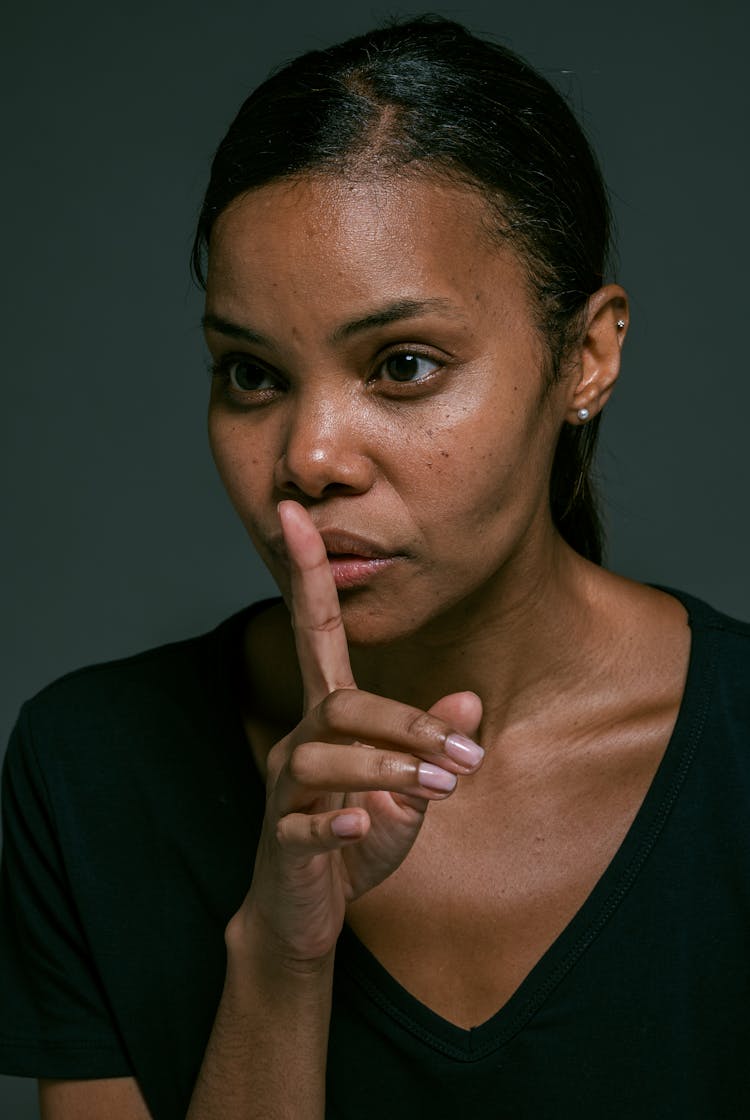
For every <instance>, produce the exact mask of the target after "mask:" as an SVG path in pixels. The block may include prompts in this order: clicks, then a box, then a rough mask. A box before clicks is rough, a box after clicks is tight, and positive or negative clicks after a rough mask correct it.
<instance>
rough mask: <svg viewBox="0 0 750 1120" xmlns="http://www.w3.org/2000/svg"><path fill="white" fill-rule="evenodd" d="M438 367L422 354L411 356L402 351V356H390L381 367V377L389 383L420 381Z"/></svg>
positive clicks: (436, 363) (438, 364)
mask: <svg viewBox="0 0 750 1120" xmlns="http://www.w3.org/2000/svg"><path fill="white" fill-rule="evenodd" d="M439 366H440V363H439V362H436V361H435V360H434V359H433V358H427V357H425V356H424V355H423V354H412V353H409V352H407V351H404V353H402V354H391V356H390V357H389V358H386V360H385V361H384V362H383V365H382V367H381V369H382V373H383V376H384V377H385V378H386V379H387V380H389V381H401V382H404V381H407V382H408V381H421V380H422V379H423V378H425V377H429V375H430V374H431V373H434V372H435V370H436V369H438V368H439Z"/></svg>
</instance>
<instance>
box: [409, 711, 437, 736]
mask: <svg viewBox="0 0 750 1120" xmlns="http://www.w3.org/2000/svg"><path fill="white" fill-rule="evenodd" d="M406 732H407V734H408V735H409V736H413V737H414V738H415V739H429V740H430V741H431V742H434V741H435V740H436V739H440V738H441V737H442V736H441V724H440V723H439V722H438V720H436V719H435V717H434V716H431V715H430V714H429V712H415V713H414V715H413V716H411V718H410V719H409V720H408V722H407V725H406Z"/></svg>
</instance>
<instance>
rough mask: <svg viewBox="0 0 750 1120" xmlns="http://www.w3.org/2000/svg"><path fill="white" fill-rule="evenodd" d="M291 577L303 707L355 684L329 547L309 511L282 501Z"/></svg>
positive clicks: (353, 686)
mask: <svg viewBox="0 0 750 1120" xmlns="http://www.w3.org/2000/svg"><path fill="white" fill-rule="evenodd" d="M279 519H280V521H281V531H282V533H283V535H284V543H285V545H286V550H287V554H288V556H289V568H290V575H291V595H292V601H291V604H290V609H291V614H292V625H293V627H294V640H295V644H296V647H297V658H298V660H299V666H300V671H301V673H302V683H303V685H304V690H305V711H309V710H310V709H311V708H314V707H315V705H316V704H319V703H320V701H321V700H323V699H324V698H325V697H326V696H327V695H328V694H329V693H330V692H335V691H336V689H338V688H356V685H355V683H354V677H353V675H352V667H351V664H350V663H349V647H348V646H347V644H346V633H345V631H344V622H343V619H342V617H341V607H340V605H339V597H338V594H337V592H336V584H335V582H334V579H333V574H332V572H331V566H330V564H329V563H328V554H327V552H326V547H325V545H324V543H323V541H322V539H321V536H320V533H319V532H318V530H317V529H316V528H315V526H314V525H313V522H312V519H311V517H310V515H309V514H308V513H307V511H306V510H305V509H304V508H303V507H302V506H301V505H300V504H299V503H298V502H292V501H285V502H280V503H279Z"/></svg>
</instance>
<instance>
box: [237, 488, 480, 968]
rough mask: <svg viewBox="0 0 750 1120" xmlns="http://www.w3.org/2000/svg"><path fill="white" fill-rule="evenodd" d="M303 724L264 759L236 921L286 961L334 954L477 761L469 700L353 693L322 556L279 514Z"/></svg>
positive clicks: (475, 708)
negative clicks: (353, 915)
mask: <svg viewBox="0 0 750 1120" xmlns="http://www.w3.org/2000/svg"><path fill="white" fill-rule="evenodd" d="M279 515H280V518H281V523H282V530H283V533H284V539H285V543H286V547H287V550H288V554H289V559H290V567H291V613H292V622H293V626H294V633H295V641H296V647H297V656H298V659H299V665H300V669H301V673H302V681H303V685H304V696H305V699H304V716H303V718H302V720H301V722H300V723H299V724H298V725H297V727H295V728H294V730H293V731H292V732H291V733H290V734H289V735H287V736H286V737H285V738H284V739H282V740H281V741H280V742H279V743H277V744H276V745H275V746H274V747H273V748H272V750H271V751H270V753H269V756H268V785H267V804H266V815H265V819H264V823H263V831H262V836H261V841H260V844H259V847H258V854H257V859H256V865H255V872H254V876H253V882H252V886H251V889H250V892H249V894H248V897H247V899H246V901H245V904H244V906H243V910H242V911H240V914H238V915H237V917H238V918H239V917H241V916H242V917H243V918H244V920H249V921H250V922H251V924H252V925H253V927H254V928H255V930H256V932H257V930H258V929H260V930H261V931H262V936H263V938H264V939H265V940H266V944H271V945H272V946H273V948H274V951H276V952H278V953H280V954H281V955H282V957H284V959H285V960H287V961H288V962H291V963H294V964H301V963H303V962H309V963H312V962H314V961H316V960H323V959H324V958H326V957H327V956H328V955H329V954H330V953H331V951H332V949H333V948H334V946H335V944H336V940H337V939H338V936H339V933H340V932H341V927H342V925H343V922H344V916H345V909H346V905H347V903H348V902H350V901H353V900H354V899H356V898H358V897H359V896H360V895H362V894H364V892H365V891H368V890H371V889H372V888H373V887H374V886H376V885H377V884H378V883H380V882H382V880H383V879H385V878H386V877H387V876H388V875H390V874H391V873H392V872H393V871H395V869H396V868H397V867H398V866H399V864H400V863H401V862H402V861H403V859H404V858H405V857H406V856H407V854H408V853H409V851H410V849H411V847H412V845H413V843H414V841H415V840H416V838H417V835H418V833H419V829H420V826H421V824H422V820H423V819H424V814H425V811H426V809H427V807H428V805H429V804H430V802H431V801H435V800H442V799H444V798H446V797H448V796H450V794H451V792H452V791H453V789H454V788H455V786H456V783H457V781H458V778H459V777H460V776H461V775H465V774H469V773H473V772H474V771H475V770H476V769H477V768H478V766H479V765H480V763H481V756H482V752H481V749H480V748H478V747H477V746H476V744H474V743H472V742H471V740H470V739H468V738H466V736H467V735H472V734H475V732H476V730H477V728H478V726H479V722H480V720H481V717H482V704H481V701H480V699H479V697H478V696H476V694H475V693H472V692H459V693H453V694H450V695H448V696H444V697H442V699H440V700H438V702H437V703H436V704H434V705H433V707H432V708H430V710H429V712H424V711H421V710H419V709H417V708H412V707H409V706H408V705H406V704H400V703H398V702H396V701H394V700H388V699H386V698H384V697H382V696H374V695H372V694H370V693H367V692H362V691H361V690H359V689H358V688H357V686H356V684H355V682H354V678H353V675H352V669H351V665H350V662H349V650H348V647H347V642H346V635H345V633H344V625H343V621H342V618H341V610H340V607H339V601H338V596H337V593H336V586H335V583H334V580H333V575H332V573H331V570H330V567H329V564H328V558H327V555H326V549H325V545H324V544H323V541H322V540H321V538H320V535H319V534H318V532H317V530H316V529H315V526H314V525H313V523H312V521H311V519H310V517H309V516H308V514H307V513H306V511H305V510H304V509H303V508H302V507H301V506H300V505H298V504H297V503H296V502H290V501H287V502H282V503H281V505H280V507H279Z"/></svg>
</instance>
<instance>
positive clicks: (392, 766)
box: [367, 751, 405, 789]
mask: <svg viewBox="0 0 750 1120" xmlns="http://www.w3.org/2000/svg"><path fill="white" fill-rule="evenodd" d="M367 765H368V767H369V769H370V773H371V776H372V777H373V778H374V779H375V780H376V781H377V782H379V783H382V785H383V786H384V787H385V788H386V789H387V788H388V787H389V786H390V785H391V784H392V783H393V781H394V779H397V778H401V777H402V776H403V774H404V769H405V767H404V763H403V760H402V759H400V758H398V757H394V756H393V755H391V754H386V753H385V752H383V751H372V752H371V757H370V758H368V760H367Z"/></svg>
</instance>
